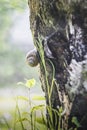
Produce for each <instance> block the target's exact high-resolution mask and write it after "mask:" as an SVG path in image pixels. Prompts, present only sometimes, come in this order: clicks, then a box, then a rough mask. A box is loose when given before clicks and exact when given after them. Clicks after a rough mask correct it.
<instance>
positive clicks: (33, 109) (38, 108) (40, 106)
mask: <svg viewBox="0 0 87 130" xmlns="http://www.w3.org/2000/svg"><path fill="white" fill-rule="evenodd" d="M44 107H45V105H38V106H35V107H33V108H32V109H31V112H33V111H36V110H43V109H44Z"/></svg>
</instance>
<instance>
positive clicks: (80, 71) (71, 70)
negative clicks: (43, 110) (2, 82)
mask: <svg viewBox="0 0 87 130" xmlns="http://www.w3.org/2000/svg"><path fill="white" fill-rule="evenodd" d="M28 2H29V9H30V28H31V31H32V35H33V40H34V44H35V46H36V48H37V54H36V53H35V54H36V55H38V62H39V64H40V80H41V85H42V89H43V91H44V92H45V96H46V104H47V106H49V107H51V108H53V110H54V109H55V110H57V111H58V112H60V108H61V121H60V124H61V127H63V129H64V130H65V129H68V128H71V127H72V128H74V127H75V125H76V124H75V122H74V123H73V121H72V117H74V116H76V117H77V119H78V121H79V122H80V125H81V126H77V127H78V130H86V129H87V125H86V124H87V108H86V107H87V66H86V65H87V1H86V0H38V1H36V0H28ZM39 44H40V45H39ZM40 47H41V48H40ZM41 49H43V52H44V53H43V55H41V53H42V52H41ZM42 58H44V59H42ZM53 110H52V116H53V122H52V121H51V119H50V116H49V110H48V109H47V119H48V127H49V129H50V130H51V128H50V125H49V124H50V123H53V129H54V130H58V122H59V117H58V116H57V117H56V115H55V113H54V111H53ZM56 120H57V123H56Z"/></svg>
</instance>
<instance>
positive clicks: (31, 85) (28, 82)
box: [25, 79, 35, 88]
mask: <svg viewBox="0 0 87 130" xmlns="http://www.w3.org/2000/svg"><path fill="white" fill-rule="evenodd" d="M34 85H35V79H29V80H26V83H25V86H26V87H28V88H31V87H33V86H34Z"/></svg>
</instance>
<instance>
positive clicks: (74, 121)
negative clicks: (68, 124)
mask: <svg viewBox="0 0 87 130" xmlns="http://www.w3.org/2000/svg"><path fill="white" fill-rule="evenodd" d="M72 123H74V124H75V125H76V127H77V128H79V127H81V125H80V123H79V122H78V120H77V118H76V117H73V118H72Z"/></svg>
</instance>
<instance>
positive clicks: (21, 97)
mask: <svg viewBox="0 0 87 130" xmlns="http://www.w3.org/2000/svg"><path fill="white" fill-rule="evenodd" d="M17 99H20V100H25V101H29V98H27V97H25V96H17Z"/></svg>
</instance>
